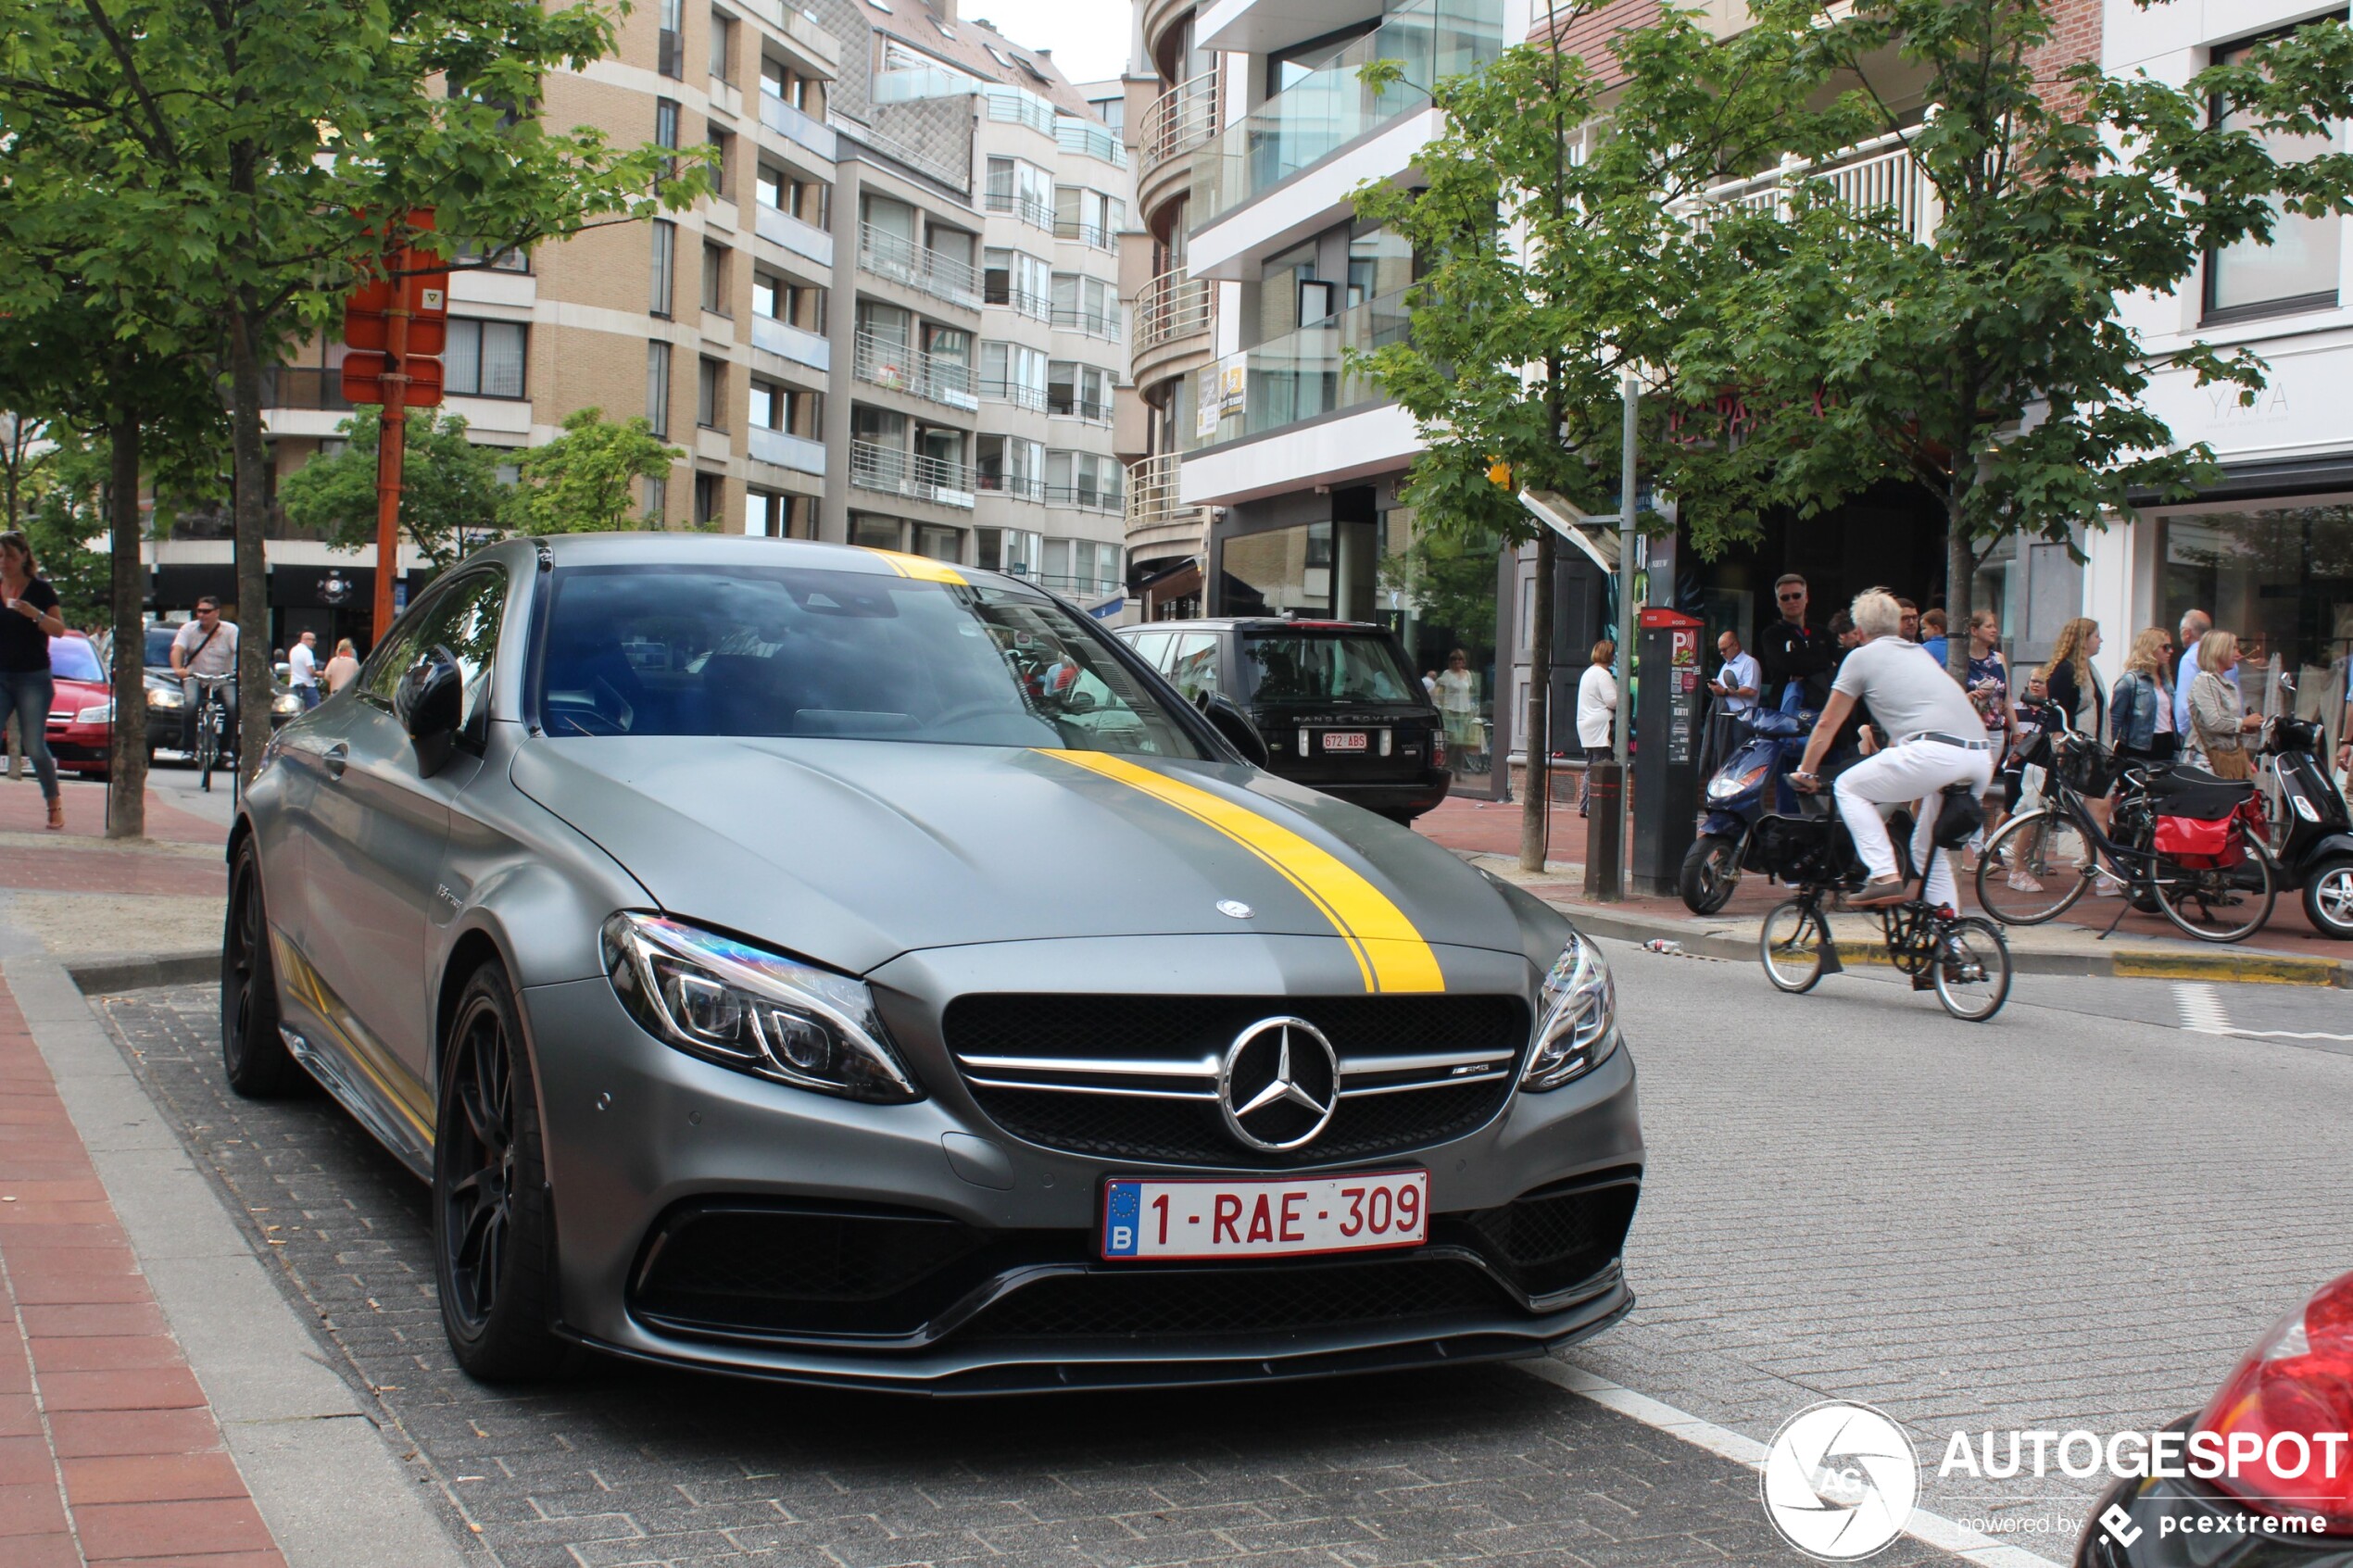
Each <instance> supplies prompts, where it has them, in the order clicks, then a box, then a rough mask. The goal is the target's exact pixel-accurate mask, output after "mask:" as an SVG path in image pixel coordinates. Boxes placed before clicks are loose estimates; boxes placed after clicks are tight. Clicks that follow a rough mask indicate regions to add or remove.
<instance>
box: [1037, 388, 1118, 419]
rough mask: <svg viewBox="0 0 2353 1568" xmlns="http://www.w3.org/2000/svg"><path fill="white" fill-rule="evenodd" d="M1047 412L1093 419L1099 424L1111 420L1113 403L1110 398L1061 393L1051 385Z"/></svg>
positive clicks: (1047, 398)
mask: <svg viewBox="0 0 2353 1568" xmlns="http://www.w3.org/2000/svg"><path fill="white" fill-rule="evenodd" d="M1046 412H1048V413H1050V414H1068V415H1071V416H1072V417H1074V418H1076V419H1081V420H1094V421H1095V422H1096V423H1098V424H1109V423H1110V422H1111V403H1110V401H1109V400H1108V399H1097V398H1093V397H1081V396H1079V395H1076V393H1073V394H1070V395H1059V394H1057V393H1055V392H1054V391H1053V390H1052V389H1051V387H1050V388H1048V389H1047V392H1046Z"/></svg>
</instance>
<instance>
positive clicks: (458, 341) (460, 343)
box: [441, 317, 531, 397]
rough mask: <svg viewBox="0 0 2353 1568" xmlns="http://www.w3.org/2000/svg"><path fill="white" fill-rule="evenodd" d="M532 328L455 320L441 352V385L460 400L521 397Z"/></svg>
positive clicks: (519, 324)
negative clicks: (462, 398) (460, 398)
mask: <svg viewBox="0 0 2353 1568" xmlns="http://www.w3.org/2000/svg"><path fill="white" fill-rule="evenodd" d="M530 332H531V329H530V328H529V327H528V326H526V325H524V324H523V323H522V322H521V321H470V320H463V319H462V318H458V317H452V318H451V319H450V321H449V342H448V346H447V347H446V348H444V349H443V350H442V351H441V384H442V388H443V390H444V391H446V392H448V393H450V394H451V395H455V396H460V397H521V396H522V395H523V390H522V386H523V364H524V361H525V358H526V356H527V350H528V347H529V343H530Z"/></svg>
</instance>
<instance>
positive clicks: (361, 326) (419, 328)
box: [343, 311, 449, 358]
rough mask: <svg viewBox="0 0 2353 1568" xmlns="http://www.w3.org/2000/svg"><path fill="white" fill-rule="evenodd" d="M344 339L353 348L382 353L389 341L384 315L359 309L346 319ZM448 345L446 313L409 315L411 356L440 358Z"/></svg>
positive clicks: (344, 322) (344, 321)
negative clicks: (362, 312) (364, 312)
mask: <svg viewBox="0 0 2353 1568" xmlns="http://www.w3.org/2000/svg"><path fill="white" fill-rule="evenodd" d="M343 341H344V343H345V344H346V345H347V346H349V347H352V348H361V349H367V350H369V351H370V352H371V353H377V354H381V353H383V352H384V345H385V344H386V343H387V342H389V341H390V337H389V334H388V333H387V332H385V330H384V317H382V316H371V315H362V314H360V313H359V312H357V311H354V312H352V313H351V314H348V315H346V317H345V318H344V320H343ZM448 345H449V318H448V316H447V314H446V313H445V314H443V315H439V316H427V315H425V314H423V313H422V312H419V313H417V314H415V315H412V316H410V317H409V353H410V354H412V355H424V356H426V357H428V358H431V357H437V356H438V355H440V353H441V352H442V351H443V350H444V349H445V348H447V346H448Z"/></svg>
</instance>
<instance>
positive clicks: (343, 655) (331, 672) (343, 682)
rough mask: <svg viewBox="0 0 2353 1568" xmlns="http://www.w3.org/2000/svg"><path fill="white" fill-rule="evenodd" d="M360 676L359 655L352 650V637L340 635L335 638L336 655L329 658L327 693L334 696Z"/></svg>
mask: <svg viewBox="0 0 2353 1568" xmlns="http://www.w3.org/2000/svg"><path fill="white" fill-rule="evenodd" d="M326 679H327V695H328V696H334V695H335V693H337V692H339V691H341V690H343V689H344V687H346V686H347V685H349V684H351V683H352V682H353V681H355V680H357V679H359V655H358V654H356V653H354V652H352V651H351V639H350V638H349V637H338V638H337V639H335V656H334V658H333V659H329V660H327V671H326Z"/></svg>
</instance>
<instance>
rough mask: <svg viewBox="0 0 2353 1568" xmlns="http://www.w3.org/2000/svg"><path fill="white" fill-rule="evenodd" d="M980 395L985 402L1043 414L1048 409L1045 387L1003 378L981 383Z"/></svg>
mask: <svg viewBox="0 0 2353 1568" xmlns="http://www.w3.org/2000/svg"><path fill="white" fill-rule="evenodd" d="M980 395H981V398H982V400H983V401H984V402H988V403H1010V404H1012V405H1013V407H1014V408H1034V409H1037V410H1038V412H1040V413H1043V412H1044V411H1045V408H1046V389H1045V388H1044V387H1042V386H1030V385H1027V384H1026V383H1021V382H1017V381H1008V380H1004V379H1001V378H1000V379H998V380H994V381H983V382H982V383H980Z"/></svg>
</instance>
